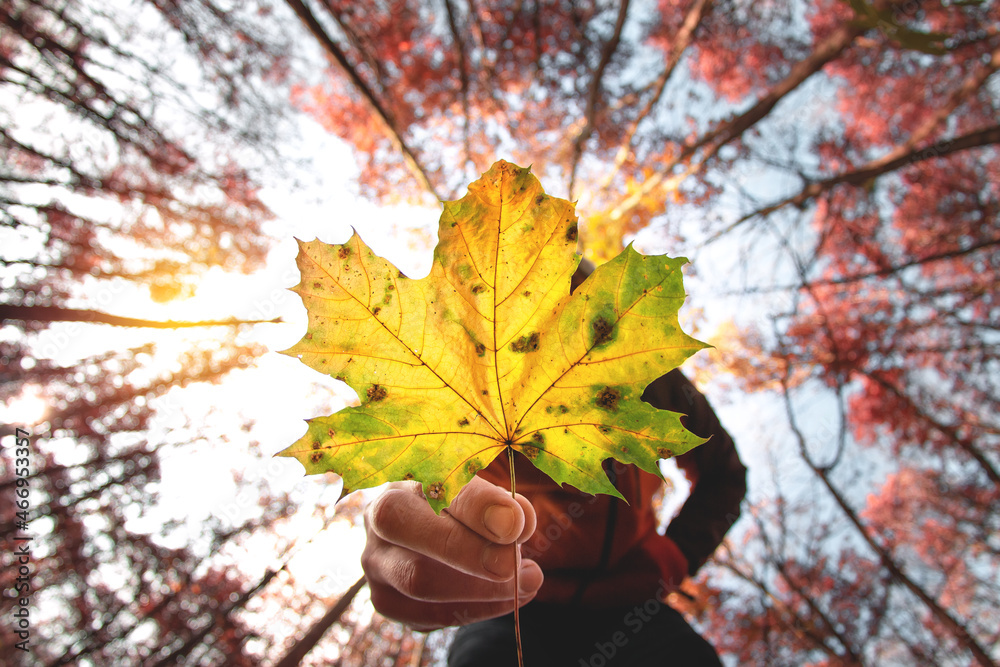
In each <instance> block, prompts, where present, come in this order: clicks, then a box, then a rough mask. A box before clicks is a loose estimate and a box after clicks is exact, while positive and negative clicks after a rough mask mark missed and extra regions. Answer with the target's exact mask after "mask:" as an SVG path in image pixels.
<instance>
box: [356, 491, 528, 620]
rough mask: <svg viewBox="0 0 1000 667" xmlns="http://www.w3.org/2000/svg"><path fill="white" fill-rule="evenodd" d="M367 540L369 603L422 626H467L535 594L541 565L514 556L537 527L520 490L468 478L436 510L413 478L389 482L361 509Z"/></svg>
mask: <svg viewBox="0 0 1000 667" xmlns="http://www.w3.org/2000/svg"><path fill="white" fill-rule="evenodd" d="M365 531H366V533H367V536H368V542H367V543H366V545H365V550H364V552H363V553H362V555H361V566H362V568H363V569H364V571H365V575H366V576H367V578H368V585H369V589H370V590H371V599H372V604H373V605H374V606H375V608H376V609H377V610H378V611H379V613H381V614H382V615H383V616H385V617H387V618H391V619H394V620H396V621H400V622H401V623H405V624H406V625H408V626H410V627H411V628H413V629H415V630H420V631H428V630H434V629H437V628H443V627H446V626H450V625H466V624H468V623H474V622H476V621H481V620H485V619H487V618H494V617H496V616H501V615H503V614H506V613H509V612H510V611H512V610H513V603H514V581H513V579H514V569H515V566H516V565H518V564H519V565H520V570H519V588H520V591H521V592H520V594H519V596H518V606H522V605H524V604H526V603H527V602H529V601H530V600H531V599H532V598H534V597H535V594H536V593H537V592H538V589H539V587H540V586H541V585H542V579H543V576H542V570H541V568H540V567H538V564H537V563H535V561H533V560H530V559H527V558H526V559H521V558H520V547H517V555H516V556H515V548H514V547H513V546H512V545H513V544H514V543H515V542H516V543H517V544H518V545H520V544H521V543H522V542H524V541H525V540H527V539H528V538H529V537H530V536H531V534H532V533H533V532H534V531H535V511H534V509H533V508H532V507H531V503H529V502H528V500H527V499H526V498H525V497H524V496H521V495H518V496H517V498H516V501H515V499H514V498H511V496H510V493H509V492H507V491H504V490H503V489H502V488H500V487H499V486H496V485H495V484H491V483H489V482H487V481H486V480H483V479H481V478H479V477H473V478H472V481H470V482H469V483H468V484H467V485H466V486H465V488H463V489H462V491H461V492H460V493H459V494H458V496H456V498H455V500H454V501H453V502H452V503H451V505H449V506H448V508H447V509H445V510H444V511H442V512H441V514H440V515H437V514H435V513H434V510H432V509H431V507H430V505H428V504H427V501H426V500H425V499H424V497H423V493H422V491H421V487H420V484H419V483H418V482H415V481H411V482H395V483H393V484H390V485H389V487H388V488H387V489H386V491H385V492H384V493H383V494H382V495H381V496H379V497H378V498H377V499H376V500H375V501H374V502H372V503H371V504H370V505H369V506H368V508H367V509H366V511H365Z"/></svg>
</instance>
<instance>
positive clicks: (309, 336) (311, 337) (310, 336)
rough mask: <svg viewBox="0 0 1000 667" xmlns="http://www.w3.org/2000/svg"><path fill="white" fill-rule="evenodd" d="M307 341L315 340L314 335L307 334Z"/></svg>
mask: <svg viewBox="0 0 1000 667" xmlns="http://www.w3.org/2000/svg"><path fill="white" fill-rule="evenodd" d="M305 339H306V340H312V339H313V335H312V334H311V333H307V334H306V335H305Z"/></svg>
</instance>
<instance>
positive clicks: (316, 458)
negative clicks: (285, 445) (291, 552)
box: [309, 452, 323, 463]
mask: <svg viewBox="0 0 1000 667" xmlns="http://www.w3.org/2000/svg"><path fill="white" fill-rule="evenodd" d="M309 460H310V461H312V462H313V463H319V462H320V461H322V460H323V452H313V453H312V455H311V456H310V457H309Z"/></svg>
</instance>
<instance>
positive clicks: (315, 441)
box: [312, 440, 323, 449]
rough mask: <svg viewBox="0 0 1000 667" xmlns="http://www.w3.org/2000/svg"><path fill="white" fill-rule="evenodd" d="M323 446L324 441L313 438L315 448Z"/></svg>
mask: <svg viewBox="0 0 1000 667" xmlns="http://www.w3.org/2000/svg"><path fill="white" fill-rule="evenodd" d="M322 446H323V443H322V442H320V441H319V440H313V444H312V448H313V449H319V448H320V447H322Z"/></svg>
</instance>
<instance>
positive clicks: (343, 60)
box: [286, 0, 441, 200]
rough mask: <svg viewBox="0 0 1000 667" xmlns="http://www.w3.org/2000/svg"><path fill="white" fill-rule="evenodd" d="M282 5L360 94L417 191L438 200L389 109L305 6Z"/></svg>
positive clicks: (299, 0) (296, 2)
mask: <svg viewBox="0 0 1000 667" xmlns="http://www.w3.org/2000/svg"><path fill="white" fill-rule="evenodd" d="M286 2H287V3H288V5H289V6H290V7H291V8H292V9H293V10H294V11H295V13H296V14H297V15H298V17H299V19H301V20H302V22H303V23H304V24H305V26H306V28H308V29H309V32H311V33H312V34H313V36H314V37H315V38H316V40H317V41H318V42H319V43H320V45H321V46H322V47H323V49H324V50H325V51H326V52H327V53H328V54H329V55H330V56H331V57H332V58H333V59H334V60H336V61H337V64H338V65H340V67H341V69H342V70H343V71H344V73H345V74H347V76H348V78H349V79H350V80H351V83H352V84H354V87H355V88H356V89H357V90H358V92H359V93H361V95H362V97H364V98H365V100H366V101H367V102H368V104H369V105H370V106H371V108H372V110H373V111H374V112H375V115H376V116H377V117H378V119H379V120H381V121H382V123H383V125H385V128H386V130H387V131H388V132H389V138H390V139H391V140H392V143H393V144H394V145H395V146H396V149H397V150H399V152H400V153H402V155H403V159H404V160H405V161H406V164H407V166H408V167H409V169H410V171H411V173H412V174H413V176H414V177H415V178H416V179H417V182H418V183H420V185H421V187H423V188H424V189H425V190H427V192H429V193H431V194H432V195H434V197H435V198H437V199H438V200H440V199H441V195H440V194H439V193H438V191H437V189H436V188H435V187H434V185H433V184H432V183H431V179H430V177H429V176H428V174H427V170H426V169H425V168H424V166H423V165H422V164H421V162H420V160H419V159H418V158H417V156H416V153H414V151H413V149H412V148H410V146H409V144H408V143H407V142H406V140H405V139H404V138H403V135H402V132H401V131H400V129H399V127H397V124H396V121H395V119H394V118H393V115H392V113H391V112H390V111H389V109H388V108H387V107H386V106H385V105H383V104H382V102H380V101H379V99H378V97H376V95H375V93H374V91H372V89H371V87H369V85H368V84H367V83H365V80H364V79H362V78H361V75H360V74H358V71H357V69H355V67H354V66H353V65H352V64H351V63H350V61H349V60H348V59H347V56H346V55H345V54H344V52H343V50H342V49H341V48H340V46H338V45H337V43H336V42H335V41H334V40H333V38H332V37H330V35H329V34H328V33H327V32H326V30H325V29H324V28H323V26H322V25H321V24H320V22H319V21H318V20H317V19H316V16H315V15H314V14H313V13H312V10H311V9H309V7H307V6H306V4H305V2H304V1H303V0H286Z"/></svg>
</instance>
